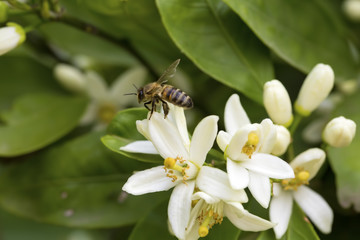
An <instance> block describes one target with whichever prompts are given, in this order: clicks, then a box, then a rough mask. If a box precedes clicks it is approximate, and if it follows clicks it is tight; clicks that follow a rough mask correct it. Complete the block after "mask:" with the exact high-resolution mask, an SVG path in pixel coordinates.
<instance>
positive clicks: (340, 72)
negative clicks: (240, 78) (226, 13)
mask: <svg viewBox="0 0 360 240" xmlns="http://www.w3.org/2000/svg"><path fill="white" fill-rule="evenodd" d="M224 2H226V3H227V4H228V5H229V6H230V7H231V8H232V9H233V10H234V11H235V12H236V13H237V14H239V16H241V18H242V19H243V20H244V21H245V22H246V23H247V24H248V26H249V27H250V28H251V29H252V30H253V31H254V32H255V34H256V35H257V36H258V37H259V38H260V39H261V40H262V41H263V42H264V43H265V44H266V45H267V46H268V47H269V48H271V49H272V50H273V51H274V52H276V53H277V54H278V55H279V56H280V57H281V58H283V59H284V60H286V61H287V62H288V63H290V64H291V65H293V66H295V67H296V68H298V69H300V70H302V71H304V72H309V71H310V70H311V69H312V68H313V67H314V66H315V65H316V64H317V63H326V64H329V65H331V66H332V67H333V69H334V71H335V75H336V76H337V77H338V79H344V78H345V79H346V78H353V77H356V76H357V73H358V69H359V63H358V61H357V60H356V59H355V57H354V55H353V54H352V51H354V49H351V47H350V46H349V39H347V38H346V37H345V36H344V32H345V30H344V29H345V27H344V24H343V23H342V22H341V20H340V19H336V17H337V16H336V15H334V14H331V13H330V12H329V11H328V9H327V8H326V7H324V5H328V4H329V3H322V0H317V1H312V0H307V1H297V0H286V1H284V0H273V1H264V0H224Z"/></svg>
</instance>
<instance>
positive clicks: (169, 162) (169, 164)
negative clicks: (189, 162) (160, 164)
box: [164, 157, 176, 169]
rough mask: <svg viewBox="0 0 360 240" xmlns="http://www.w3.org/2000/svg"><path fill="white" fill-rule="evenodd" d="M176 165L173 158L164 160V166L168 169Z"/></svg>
mask: <svg viewBox="0 0 360 240" xmlns="http://www.w3.org/2000/svg"><path fill="white" fill-rule="evenodd" d="M175 164H176V160H175V159H174V158H171V157H168V158H165V160H164V166H165V167H166V168H168V169H172V168H173V167H174V166H175Z"/></svg>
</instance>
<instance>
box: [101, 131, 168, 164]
mask: <svg viewBox="0 0 360 240" xmlns="http://www.w3.org/2000/svg"><path fill="white" fill-rule="evenodd" d="M101 141H102V142H103V144H104V145H105V146H106V147H107V148H109V149H110V150H111V151H113V152H117V153H120V154H121V155H123V156H126V157H129V158H133V159H136V160H138V161H141V162H149V163H158V164H163V163H164V159H163V158H162V157H161V156H160V155H158V154H142V153H131V152H125V151H121V150H120V147H124V146H125V145H127V144H129V143H131V142H133V141H131V140H128V139H125V138H122V137H118V136H114V135H105V136H103V137H102V138H101Z"/></svg>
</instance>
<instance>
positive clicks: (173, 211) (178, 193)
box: [168, 181, 195, 239]
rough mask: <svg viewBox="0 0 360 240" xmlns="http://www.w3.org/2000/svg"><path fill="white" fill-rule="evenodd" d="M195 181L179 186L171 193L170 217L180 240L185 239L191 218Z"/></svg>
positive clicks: (173, 228)
mask: <svg viewBox="0 0 360 240" xmlns="http://www.w3.org/2000/svg"><path fill="white" fill-rule="evenodd" d="M194 188H195V181H187V182H186V184H183V183H181V184H178V185H177V186H176V187H175V188H174V190H173V192H172V193H171V196H170V200H169V206H168V217H169V222H170V225H171V227H172V230H173V231H174V234H175V236H176V237H177V238H179V239H184V238H185V230H186V227H187V225H188V222H189V218H190V210H191V195H192V194H193V193H194Z"/></svg>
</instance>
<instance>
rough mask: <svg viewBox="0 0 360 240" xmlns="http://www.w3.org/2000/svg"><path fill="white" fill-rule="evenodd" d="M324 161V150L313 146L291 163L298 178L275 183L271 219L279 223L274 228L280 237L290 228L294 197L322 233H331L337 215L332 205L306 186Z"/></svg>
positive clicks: (277, 236)
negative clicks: (334, 213)
mask: <svg viewBox="0 0 360 240" xmlns="http://www.w3.org/2000/svg"><path fill="white" fill-rule="evenodd" d="M324 160H325V152H324V151H323V150H321V149H318V148H312V149H309V150H307V151H305V152H303V153H301V154H300V155H298V156H297V157H296V158H295V159H294V160H293V161H292V162H291V163H290V165H291V167H292V168H293V169H294V172H295V178H293V179H285V180H282V182H281V183H274V184H273V193H274V196H273V198H272V200H271V203H270V220H271V221H272V222H273V223H277V225H276V226H275V227H274V231H275V235H276V238H278V239H279V238H281V237H282V236H283V235H284V233H285V232H286V230H287V227H288V224H289V219H290V216H291V212H292V204H293V199H294V200H295V201H296V202H297V204H298V205H299V206H300V207H301V208H302V210H303V211H304V212H305V214H306V215H307V216H308V217H309V218H310V220H311V221H312V222H313V223H314V224H315V225H316V226H317V227H318V228H319V229H320V231H321V232H323V233H330V231H331V226H332V222H333V218H334V216H333V212H332V210H331V208H330V206H329V205H328V204H327V203H326V201H325V200H324V199H323V198H322V197H321V196H320V195H319V194H318V193H316V192H314V191H313V190H311V189H310V188H308V187H306V186H304V184H308V182H309V181H310V180H311V179H312V178H313V177H314V176H315V175H316V174H317V172H318V171H319V169H320V167H321V166H322V164H323V162H324Z"/></svg>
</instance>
